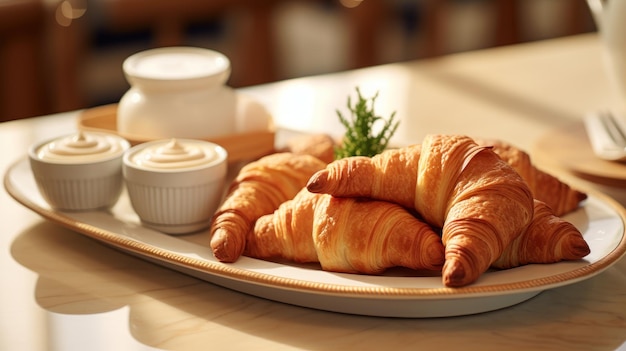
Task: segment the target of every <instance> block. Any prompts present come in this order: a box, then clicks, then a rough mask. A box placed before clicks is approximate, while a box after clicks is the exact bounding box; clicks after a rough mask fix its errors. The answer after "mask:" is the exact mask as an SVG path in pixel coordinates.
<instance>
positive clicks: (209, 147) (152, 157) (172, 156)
mask: <svg viewBox="0 0 626 351" xmlns="http://www.w3.org/2000/svg"><path fill="white" fill-rule="evenodd" d="M220 149H221V146H218V145H216V144H212V143H207V142H203V141H195V140H185V141H179V140H176V139H172V140H169V141H167V142H158V143H155V144H153V145H147V146H144V147H142V148H141V150H139V151H137V152H136V153H132V155H131V156H130V159H129V161H130V162H132V163H134V164H135V165H136V167H138V168H142V169H146V170H154V171H181V170H183V171H184V170H192V169H196V168H204V167H210V166H211V165H213V164H215V163H220V162H223V158H224V157H223V156H224V155H223V154H221V153H220Z"/></svg>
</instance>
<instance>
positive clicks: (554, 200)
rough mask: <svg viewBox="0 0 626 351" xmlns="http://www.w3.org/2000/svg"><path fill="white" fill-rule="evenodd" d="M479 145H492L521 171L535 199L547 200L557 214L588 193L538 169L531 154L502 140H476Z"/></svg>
mask: <svg viewBox="0 0 626 351" xmlns="http://www.w3.org/2000/svg"><path fill="white" fill-rule="evenodd" d="M476 142H477V143H478V144H479V145H484V146H491V147H492V150H493V151H494V152H495V153H496V154H497V155H498V156H500V158H502V159H503V160H504V161H506V162H507V163H508V164H510V165H511V167H513V169H515V170H516V171H517V173H519V174H520V175H521V176H522V178H523V179H524V181H525V182H526V184H528V187H529V188H530V191H531V192H532V193H533V196H534V198H535V199H537V200H539V201H542V202H545V203H546V205H548V206H549V207H550V208H552V210H553V211H554V214H555V215H556V216H563V215H564V214H566V213H569V212H571V211H573V210H575V209H576V208H578V206H579V204H580V202H581V201H583V200H585V199H586V198H587V195H586V194H585V193H583V192H581V191H579V190H576V189H574V188H572V187H570V186H569V185H568V184H567V183H564V182H562V181H560V180H559V179H558V178H556V177H554V176H552V175H550V174H548V173H545V172H543V171H541V170H539V169H537V168H536V167H535V166H534V165H533V164H532V162H531V159H530V155H528V154H527V153H526V152H524V151H523V150H521V149H519V148H516V147H515V146H513V145H511V144H508V143H505V142H503V141H501V140H476Z"/></svg>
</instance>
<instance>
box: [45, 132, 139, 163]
mask: <svg viewBox="0 0 626 351" xmlns="http://www.w3.org/2000/svg"><path fill="white" fill-rule="evenodd" d="M128 148H129V144H128V142H127V141H126V140H124V139H122V138H120V137H118V136H115V135H113V134H104V133H86V132H78V133H76V134H72V135H68V136H64V137H61V138H58V139H54V140H52V141H49V142H46V143H44V144H42V145H40V146H39V147H38V148H37V149H36V150H35V154H36V157H37V159H40V160H42V161H45V162H55V163H74V164H76V163H91V162H99V161H103V160H107V159H110V158H115V157H119V156H120V155H122V154H123V153H124V152H125V151H126V150H127V149H128Z"/></svg>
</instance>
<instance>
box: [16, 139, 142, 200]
mask: <svg viewBox="0 0 626 351" xmlns="http://www.w3.org/2000/svg"><path fill="white" fill-rule="evenodd" d="M129 148H130V144H129V143H128V141H126V140H125V139H123V138H121V137H119V136H117V135H114V134H108V133H95V132H78V133H75V134H71V135H66V136H62V137H59V138H55V139H52V140H47V141H44V142H41V143H38V144H35V145H33V146H31V147H30V149H29V150H28V156H29V160H30V166H31V169H32V171H33V175H34V177H35V182H36V183H37V187H38V188H39V191H40V192H41V195H42V196H43V198H44V199H45V200H46V201H47V202H48V203H49V204H50V206H51V207H52V208H54V209H57V210H65V211H86V210H95V209H105V208H109V207H111V206H113V205H114V204H115V202H117V200H118V199H119V197H120V194H121V192H122V188H123V178H122V156H123V155H124V152H125V151H126V150H128V149H129Z"/></svg>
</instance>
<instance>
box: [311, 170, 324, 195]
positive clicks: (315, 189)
mask: <svg viewBox="0 0 626 351" xmlns="http://www.w3.org/2000/svg"><path fill="white" fill-rule="evenodd" d="M327 173H328V171H326V170H321V171H318V172H317V173H315V174H313V175H312V176H311V178H310V179H309V181H308V182H307V184H306V189H307V190H308V191H310V192H312V193H319V192H320V191H321V190H322V189H323V187H324V181H323V180H324V179H325V178H326V174H327Z"/></svg>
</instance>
